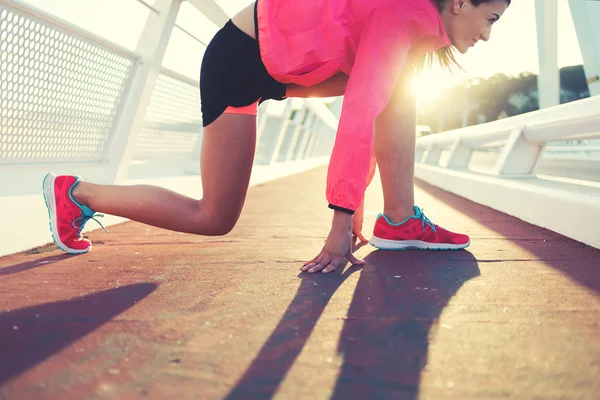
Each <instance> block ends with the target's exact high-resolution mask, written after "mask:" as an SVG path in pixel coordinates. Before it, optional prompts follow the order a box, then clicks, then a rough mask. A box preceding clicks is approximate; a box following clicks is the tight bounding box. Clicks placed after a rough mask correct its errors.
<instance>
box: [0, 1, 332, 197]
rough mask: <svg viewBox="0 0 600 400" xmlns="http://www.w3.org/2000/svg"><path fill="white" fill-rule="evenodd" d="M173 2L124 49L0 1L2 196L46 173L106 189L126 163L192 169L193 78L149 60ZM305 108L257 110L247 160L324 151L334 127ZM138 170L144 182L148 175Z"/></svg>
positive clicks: (196, 101) (196, 102) (195, 133)
mask: <svg viewBox="0 0 600 400" xmlns="http://www.w3.org/2000/svg"><path fill="white" fill-rule="evenodd" d="M179 3H181V1H180V0H160V1H156V2H155V3H154V5H153V7H151V11H152V12H150V15H149V19H148V22H147V25H146V28H145V32H143V33H142V37H141V38H140V44H139V45H138V47H137V49H136V51H131V50H127V49H125V48H123V47H121V46H119V45H116V44H114V43H110V42H108V41H107V40H105V39H103V38H101V37H98V36H96V35H94V34H91V33H89V32H86V31H83V30H82V29H79V28H77V27H76V26H74V25H72V24H71V23H69V22H66V21H63V20H60V19H59V18H56V17H54V16H52V15H49V14H47V13H46V12H44V11H41V10H39V9H37V8H35V7H32V6H31V5H28V4H26V3H23V2H21V1H15V0H0V67H1V70H0V89H1V90H0V107H1V108H0V118H1V119H0V129H1V135H0V166H1V167H2V169H3V171H2V175H3V178H4V179H7V181H11V182H19V184H17V185H10V189H8V188H4V189H2V190H3V194H5V195H6V194H11V195H16V194H24V193H27V192H28V188H27V183H28V182H35V181H36V179H35V178H37V177H39V175H40V174H42V173H44V171H48V170H49V169H52V170H54V171H57V172H64V173H70V172H73V171H76V172H78V173H79V174H81V175H84V176H86V177H87V178H88V179H90V180H95V181H99V182H103V183H112V182H115V181H122V180H124V179H126V178H127V176H128V170H129V168H130V166H131V163H132V162H133V163H134V164H136V165H139V164H140V163H141V162H143V163H145V164H151V163H153V162H165V161H168V162H169V163H170V165H171V167H172V169H173V168H174V167H177V165H178V163H179V164H180V165H181V169H180V171H181V172H182V173H187V172H190V168H189V165H190V164H191V163H192V162H193V164H194V165H199V163H198V157H199V146H200V144H201V138H202V121H201V114H200V95H199V87H198V85H199V84H198V81H197V80H194V79H191V78H188V77H186V76H184V75H182V74H180V73H177V72H174V71H172V70H169V69H167V68H164V67H162V66H161V59H162V57H157V56H156V54H158V55H159V56H162V55H164V53H165V50H166V47H167V44H168V36H169V35H170V34H171V32H172V29H173V27H174V26H175V19H176V18H175V17H176V14H177V11H178V10H179ZM196 3H198V4H199V7H203V8H205V7H206V4H208V3H210V2H208V3H207V2H192V4H194V5H196ZM200 3H202V4H200ZM210 11H211V15H213V17H214V16H215V15H216V17H214V18H218V19H219V20H218V21H215V23H216V24H217V25H218V24H219V23H222V22H223V21H222V20H223V18H224V17H223V15H221V14H219V13H218V12H215V10H214V9H211V10H210ZM169 12H170V13H171V14H172V15H170V16H167V17H165V14H167V15H168V14H169ZM159 16H160V18H159ZM161 18H162V19H161ZM151 28H153V30H152V32H149V31H150V29H151ZM157 30H158V32H159V33H161V34H160V35H157V33H156V31H157ZM181 30H183V31H184V32H186V35H187V36H190V37H194V35H193V34H192V33H190V32H189V31H186V30H185V29H183V28H181ZM165 36H167V37H166V38H165ZM196 40H197V41H198V42H199V43H201V47H204V46H205V40H201V39H198V38H196ZM157 42H158V43H157ZM157 58H159V59H157ZM199 67H200V66H199V65H198V74H199ZM315 107H318V105H316V106H315V104H314V102H313V103H310V102H307V103H303V102H301V103H300V105H298V103H294V106H292V104H291V102H290V104H289V105H288V106H287V107H286V108H285V110H286V111H285V112H284V113H283V114H282V115H277V114H275V115H273V114H268V113H267V112H266V111H265V109H266V108H267V104H265V105H263V106H262V107H261V115H260V117H259V118H260V121H261V122H262V123H261V124H260V126H259V139H260V140H259V142H258V146H257V155H258V156H257V158H256V163H257V164H261V165H269V164H272V163H277V162H287V161H292V160H301V159H306V158H310V157H313V156H316V155H323V154H326V153H327V152H328V151H329V150H330V149H331V146H332V144H333V135H334V132H335V123H336V121H335V118H332V117H331V116H328V117H327V116H326V117H325V120H323V113H327V112H328V110H327V109H326V108H325V107H320V112H319V114H318V115H317V114H316V113H315V112H314V111H313V109H315ZM300 116H302V118H300ZM325 121H326V122H325ZM196 170H197V168H196ZM148 171H149V172H148V173H147V174H146V175H145V177H148V178H150V177H152V176H151V174H152V173H153V172H152V171H156V168H155V169H148ZM192 172H193V171H192ZM196 172H197V171H196ZM149 174H150V175H149ZM7 192H10V193H7ZM0 194H2V193H0Z"/></svg>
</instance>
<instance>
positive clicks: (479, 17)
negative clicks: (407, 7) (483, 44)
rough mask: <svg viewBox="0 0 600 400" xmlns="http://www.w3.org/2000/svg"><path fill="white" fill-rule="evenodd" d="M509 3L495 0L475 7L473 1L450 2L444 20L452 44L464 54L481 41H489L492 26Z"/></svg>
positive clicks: (443, 14)
mask: <svg viewBox="0 0 600 400" xmlns="http://www.w3.org/2000/svg"><path fill="white" fill-rule="evenodd" d="M507 7H508V3H507V2H506V0H495V1H491V2H487V3H481V4H480V5H479V6H477V7H476V6H474V5H473V3H471V0H450V1H449V2H448V5H447V6H446V8H445V9H444V11H443V12H442V19H443V21H444V26H445V27H446V32H447V34H448V37H449V38H450V42H451V43H452V45H453V46H454V47H456V49H457V50H458V51H459V52H461V53H462V54H464V53H466V52H467V50H469V48H470V47H472V46H474V45H475V44H476V43H477V42H478V41H480V40H485V41H487V40H489V39H490V35H491V33H492V25H493V24H494V23H495V22H496V21H498V20H499V19H500V17H501V16H502V14H504V11H506V8H507Z"/></svg>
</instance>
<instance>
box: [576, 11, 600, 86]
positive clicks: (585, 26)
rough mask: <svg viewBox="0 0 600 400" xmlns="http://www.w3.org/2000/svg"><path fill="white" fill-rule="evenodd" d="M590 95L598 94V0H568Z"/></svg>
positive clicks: (599, 25) (599, 65)
mask: <svg viewBox="0 0 600 400" xmlns="http://www.w3.org/2000/svg"><path fill="white" fill-rule="evenodd" d="M569 5H570V7H571V16H572V17H573V25H574V26H575V31H576V32H577V39H578V41H579V47H580V49H581V54H582V55H583V67H584V70H585V76H586V79H587V82H588V86H589V88H590V95H592V96H598V95H600V1H582V0H569Z"/></svg>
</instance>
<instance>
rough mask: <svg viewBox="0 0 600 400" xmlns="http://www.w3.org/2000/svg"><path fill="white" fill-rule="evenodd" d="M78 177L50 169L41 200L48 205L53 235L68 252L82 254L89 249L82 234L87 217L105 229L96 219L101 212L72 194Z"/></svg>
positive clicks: (89, 245) (78, 180) (56, 241)
mask: <svg viewBox="0 0 600 400" xmlns="http://www.w3.org/2000/svg"><path fill="white" fill-rule="evenodd" d="M80 181H81V178H80V177H78V176H73V175H60V176H57V175H56V174H52V173H50V174H47V175H46V176H45V177H44V184H43V187H44V200H45V201H46V207H48V216H49V217H50V230H51V231H52V239H54V242H55V243H56V244H57V245H58V247H60V249H61V250H64V251H66V252H67V253H69V254H83V253H87V252H88V251H90V250H91V249H92V242H90V241H89V240H87V239H86V238H84V237H82V236H81V231H82V230H83V227H84V225H85V224H86V222H88V221H89V220H90V219H93V220H94V221H96V222H98V224H100V226H101V227H102V229H104V230H105V231H106V228H104V226H103V225H102V224H101V223H100V222H99V221H98V220H97V219H96V217H102V216H103V215H102V214H96V213H95V212H94V211H92V210H91V209H90V208H88V207H86V206H84V205H81V204H79V203H78V202H77V201H76V200H75V199H74V198H73V194H72V192H73V188H74V187H75V186H76V185H77V184H78V183H79V182H80ZM107 232H108V231H107Z"/></svg>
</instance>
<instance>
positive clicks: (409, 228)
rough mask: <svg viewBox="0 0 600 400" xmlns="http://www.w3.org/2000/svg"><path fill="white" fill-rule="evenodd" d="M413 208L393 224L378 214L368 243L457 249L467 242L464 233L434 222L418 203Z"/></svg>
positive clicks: (397, 247) (398, 247) (402, 247)
mask: <svg viewBox="0 0 600 400" xmlns="http://www.w3.org/2000/svg"><path fill="white" fill-rule="evenodd" d="M414 210H415V215H413V216H411V217H408V218H406V219H405V220H404V221H402V222H399V223H397V224H394V223H393V222H392V221H390V220H389V219H388V217H386V216H385V215H383V214H379V215H378V216H377V222H376V223H375V228H374V230H373V237H372V238H371V240H369V243H371V245H373V246H375V247H377V248H378V249H382V250H409V249H422V250H459V249H464V248H465V247H468V246H469V244H470V243H471V241H470V239H469V237H468V236H467V235H462V234H460V233H454V232H450V231H449V230H446V229H444V228H442V227H441V226H438V225H435V224H434V223H433V222H431V221H430V220H429V218H427V217H426V216H425V214H423V211H422V210H421V209H420V208H419V207H417V206H414Z"/></svg>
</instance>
